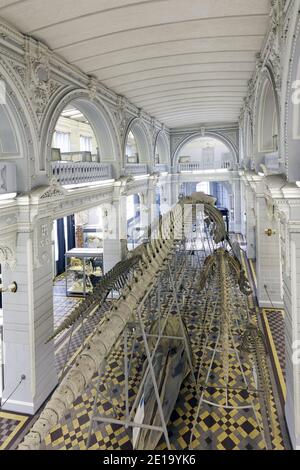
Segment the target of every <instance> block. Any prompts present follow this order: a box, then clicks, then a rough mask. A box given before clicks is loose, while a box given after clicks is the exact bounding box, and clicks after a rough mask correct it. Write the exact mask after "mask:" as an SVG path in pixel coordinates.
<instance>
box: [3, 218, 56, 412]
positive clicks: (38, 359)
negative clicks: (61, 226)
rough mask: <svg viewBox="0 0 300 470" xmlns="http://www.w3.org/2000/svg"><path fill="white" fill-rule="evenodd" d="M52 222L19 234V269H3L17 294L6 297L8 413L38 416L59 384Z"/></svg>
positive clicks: (5, 380)
mask: <svg viewBox="0 0 300 470" xmlns="http://www.w3.org/2000/svg"><path fill="white" fill-rule="evenodd" d="M51 231H52V222H51V221H50V220H49V219H45V220H40V221H39V222H38V223H37V225H36V226H35V227H32V228H30V229H27V231H24V232H21V233H18V235H17V246H16V262H17V264H16V267H15V269H13V270H12V269H11V268H10V267H8V266H5V267H3V282H4V285H8V284H10V283H11V282H13V281H15V282H16V283H17V286H18V290H17V292H16V293H15V294H13V293H6V294H4V295H3V317H4V318H3V340H4V362H5V363H4V391H3V402H4V401H5V400H6V399H7V398H8V397H9V395H10V394H11V392H12V391H13V390H14V389H15V387H16V386H17V384H18V383H19V381H20V378H21V376H22V375H25V377H26V378H25V380H24V381H23V382H22V383H21V385H20V387H19V388H18V389H17V390H16V392H15V393H14V394H13V395H12V396H11V398H10V399H9V400H8V401H7V403H6V404H5V405H4V409H5V410H11V411H16V412H21V413H28V414H34V413H35V412H36V411H37V410H38V409H39V408H40V406H41V405H42V404H43V403H44V401H45V400H46V398H47V397H48V396H49V394H50V393H51V392H52V391H53V389H54V387H55V386H56V385H57V373H56V370H55V361H54V345H53V341H52V342H50V343H49V344H45V343H46V341H47V339H48V338H49V336H50V335H51V334H52V333H53V323H54V322H53V282H52V249H51Z"/></svg>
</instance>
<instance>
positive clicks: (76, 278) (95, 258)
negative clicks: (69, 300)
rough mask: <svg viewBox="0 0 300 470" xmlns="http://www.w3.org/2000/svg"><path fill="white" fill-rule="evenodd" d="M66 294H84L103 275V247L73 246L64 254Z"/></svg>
mask: <svg viewBox="0 0 300 470" xmlns="http://www.w3.org/2000/svg"><path fill="white" fill-rule="evenodd" d="M65 264H66V276H65V279H66V296H67V297H70V296H84V297H85V296H86V295H88V294H90V293H91V292H93V290H94V287H93V286H94V284H95V283H96V282H97V280H98V279H99V277H101V276H102V275H103V248H73V249H72V250H69V251H67V252H66V254H65Z"/></svg>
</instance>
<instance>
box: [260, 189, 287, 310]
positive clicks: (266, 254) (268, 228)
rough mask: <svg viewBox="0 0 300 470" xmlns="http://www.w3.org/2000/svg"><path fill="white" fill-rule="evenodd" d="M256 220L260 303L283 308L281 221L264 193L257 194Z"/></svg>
mask: <svg viewBox="0 0 300 470" xmlns="http://www.w3.org/2000/svg"><path fill="white" fill-rule="evenodd" d="M256 221H257V223H256V268H257V297H258V303H259V306H260V307H272V305H273V306H274V307H275V308H276V307H277V308H283V299H282V294H281V293H282V289H281V285H282V268H281V255H280V234H279V222H278V219H277V217H276V216H275V215H273V212H272V209H270V208H268V206H267V201H266V198H265V197H264V195H263V194H257V195H256ZM266 289H267V290H266ZM267 292H268V293H267ZM268 294H269V295H268Z"/></svg>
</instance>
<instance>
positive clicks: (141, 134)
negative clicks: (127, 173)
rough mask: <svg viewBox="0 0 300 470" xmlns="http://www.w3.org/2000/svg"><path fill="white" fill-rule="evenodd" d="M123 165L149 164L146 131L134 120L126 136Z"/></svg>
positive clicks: (149, 157)
mask: <svg viewBox="0 0 300 470" xmlns="http://www.w3.org/2000/svg"><path fill="white" fill-rule="evenodd" d="M124 158H125V162H124V163H125V165H130V164H145V163H150V162H151V148H150V143H149V141H148V137H147V133H146V130H145V128H144V126H143V124H142V123H141V122H140V121H139V120H134V121H133V122H132V123H131V125H130V127H129V129H128V131H127V135H126V139H125V150H124Z"/></svg>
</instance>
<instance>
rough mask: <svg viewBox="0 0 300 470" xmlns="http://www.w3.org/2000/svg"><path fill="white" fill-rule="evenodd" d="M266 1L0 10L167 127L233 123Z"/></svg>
mask: <svg viewBox="0 0 300 470" xmlns="http://www.w3.org/2000/svg"><path fill="white" fill-rule="evenodd" d="M269 12H270V0H251V1H249V0H64V1H62V0H51V1H50V2H49V1H48V0H0V16H2V17H3V18H4V19H5V20H7V21H8V22H10V23H11V24H12V25H14V26H15V27H16V28H17V29H18V30H19V31H21V32H23V33H26V34H28V35H31V36H33V37H34V38H36V39H39V40H41V41H43V42H44V43H46V44H47V45H48V46H49V47H50V48H51V49H53V50H54V51H55V52H56V53H58V54H59V55H61V56H62V57H64V58H65V59H66V60H67V61H68V62H70V63H71V64H74V65H75V66H77V67H79V68H80V69H81V70H83V71H84V72H86V73H88V74H91V75H94V76H96V77H97V78H98V79H99V80H100V81H101V82H103V83H104V84H105V85H106V86H107V87H109V88H111V89H112V90H114V91H115V92H117V93H118V94H121V95H124V96H126V97H127V98H128V99H129V100H130V101H131V102H133V103H134V104H136V105H137V106H138V107H141V108H143V109H144V110H145V111H147V112H148V113H149V114H151V115H152V116H155V117H156V118H157V119H159V120H160V121H162V122H164V123H165V124H166V125H167V126H169V127H171V128H175V127H182V126H189V125H196V124H197V125H198V124H206V123H211V122H235V121H237V119H238V116H239V113H240V108H241V106H242V101H243V97H244V96H245V95H246V91H247V81H248V80H249V78H250V77H251V75H252V72H253V70H254V67H255V54H256V53H257V52H259V51H260V49H261V47H262V44H263V40H264V37H265V35H266V33H267V29H268V25H269V21H270V18H269Z"/></svg>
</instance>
